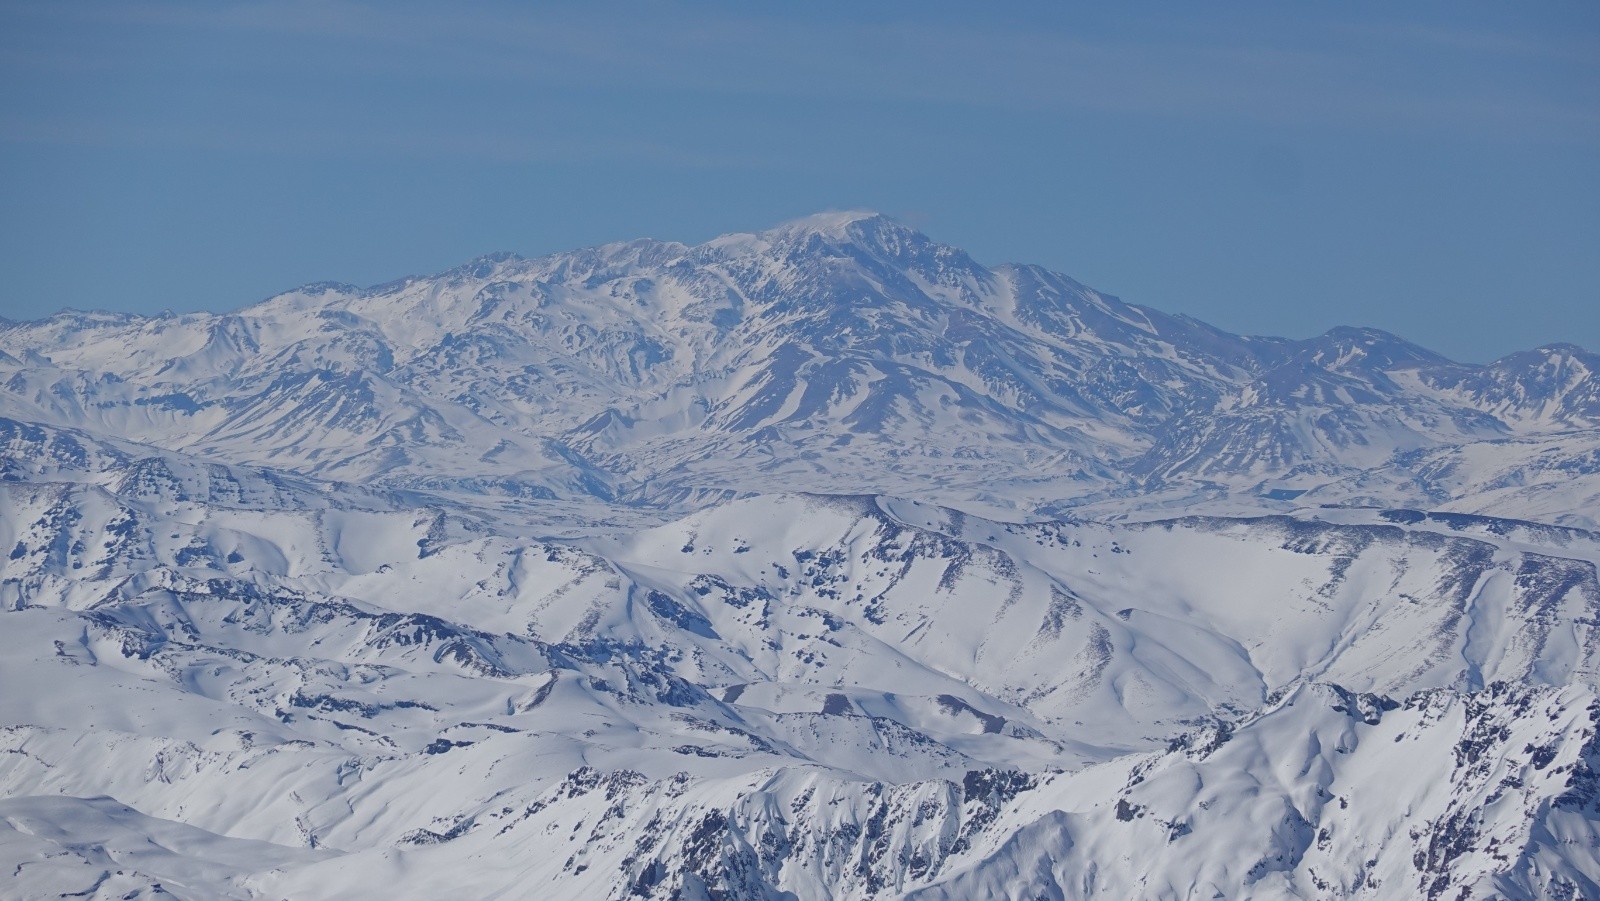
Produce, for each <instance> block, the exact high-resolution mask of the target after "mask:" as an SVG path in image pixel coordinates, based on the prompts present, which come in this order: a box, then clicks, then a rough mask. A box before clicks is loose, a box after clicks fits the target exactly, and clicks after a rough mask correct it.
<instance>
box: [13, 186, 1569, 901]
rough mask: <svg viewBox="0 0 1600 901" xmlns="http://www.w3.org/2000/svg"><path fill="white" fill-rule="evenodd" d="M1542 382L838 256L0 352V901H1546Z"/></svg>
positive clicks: (811, 222) (424, 288)
mask: <svg viewBox="0 0 1600 901" xmlns="http://www.w3.org/2000/svg"><path fill="white" fill-rule="evenodd" d="M1597 372H1600V361H1597V359H1596V358H1595V357H1594V356H1593V355H1590V354H1588V353H1587V352H1586V351H1583V350H1582V349H1580V348H1576V347H1572V346H1570V345H1552V346H1549V347H1545V348H1540V349H1538V350H1535V351H1530V352H1527V353H1524V354H1514V355H1512V356H1510V357H1507V358H1505V359H1504V360H1501V361H1497V362H1495V363H1492V364H1489V365H1487V366H1472V365H1464V364H1457V363H1453V362H1451V361H1449V360H1446V359H1444V358H1442V357H1439V356H1438V355H1436V354H1433V353H1431V352H1429V351H1427V350H1425V349H1423V348H1420V347H1417V346H1415V345H1411V344H1408V343H1406V342H1405V341H1402V340H1401V339H1399V338H1396V337H1394V336H1392V335H1387V334H1385V333H1382V332H1377V331H1374V330H1368V329H1336V330H1334V331H1332V332H1330V333H1328V334H1327V335H1324V336H1321V337H1318V338H1313V339H1309V340H1305V341H1292V340H1287V339H1277V338H1254V337H1240V336H1234V335H1230V334H1227V333H1225V332H1222V331H1220V330H1217V329H1214V328H1212V327H1210V326H1207V325H1205V324H1203V323H1200V322H1197V321H1194V320H1192V319H1187V318H1184V317H1175V316H1169V315H1166V314H1162V313H1160V312H1157V311H1155V310H1150V309H1146V308H1143V307H1137V306H1132V305H1128V304H1124V303H1122V302H1121V301H1118V300H1116V299H1115V298H1111V297H1108V296H1106V295H1103V294H1100V293H1098V292H1095V291H1093V290H1092V289H1090V288H1087V287H1085V286H1083V285H1080V284H1078V283H1077V282H1074V281H1072V280H1071V279H1069V278H1067V277H1065V276H1061V275H1058V274H1055V273H1050V272H1047V271H1044V270H1041V269H1039V268H1037V267H1031V266H1020V265H1006V266H998V267H992V268H991V267H985V266H982V265H980V264H978V263H976V262H974V261H973V260H972V259H971V258H969V257H968V256H967V255H966V254H964V253H963V252H961V251H960V250H958V249H956V248H953V247H949V246H946V245H941V244H938V243H937V242H934V241H932V240H931V239H929V238H927V237H926V236H924V235H921V234H919V233H917V232H915V231H913V230H911V229H909V228H907V227H905V226H903V225H901V224H899V223H897V222H894V221H893V220H890V219H887V218H884V217H882V216H877V215H875V214H871V213H865V212H847V213H826V214H821V215H818V216H814V217H809V218H807V219H803V220H797V221H795V222H792V223H788V224H785V225H783V226H779V227H778V228H776V229H773V230H770V231H767V232H763V233H760V234H754V235H730V236H726V237H723V238H719V239H716V240H713V241H711V242H708V243H706V244H704V245H700V246H697V247H689V246H685V245H681V244H671V243H664V242H655V241H635V242H630V243H625V244H614V245H607V246H605V247H600V248H595V249H592V250H585V251H578V252H573V253H566V254H559V255H555V256H551V257H546V258H541V259H536V260H526V259H521V258H518V257H514V256H511V255H496V256H491V257H484V258H481V259H479V260H476V261H473V262H471V263H469V264H467V265H465V266H462V267H459V268H457V269H454V270H451V271H449V272H446V273H441V274H439V275H436V276H430V277H426V278H408V279H403V280H400V281H397V282H394V283H391V284H388V285H383V286H378V287H375V288H369V289H358V288H353V287H350V286H343V285H329V284H324V285H314V286H308V287H306V288H302V289H299V290H296V291H293V292H290V293H288V294H285V295H281V296H279V297H275V298H272V299H269V300H267V301H264V302H262V303H259V304H256V305H254V306H251V307H247V308H245V309H243V310H240V311H238V312H235V313H229V314H209V313H202V314H185V315H164V316H156V317H141V316H133V315H125V314H109V313H72V312H69V313H63V314H60V315H57V316H55V317H51V318H49V319H45V320H41V321H37V322H21V323H14V322H5V321H3V320H0V386H3V389H0V624H3V626H4V628H0V686H3V688H0V876H3V877H5V879H8V880H9V881H5V880H0V897H24V898H36V897H38V898H43V897H88V898H155V897H178V898H185V899H212V898H271V899H276V898H293V899H300V898H363V897H372V898H437V897H441V896H460V897H481V898H497V897H498V898H522V897H551V898H615V899H623V898H630V897H634V898H681V899H702V898H738V899H744V898H751V899H762V898H770V899H785V898H787V899H807V901H810V899H846V898H902V897H905V898H977V897H985V898H987V897H993V898H1014V899H1034V898H1062V899H1064V898H1098V897H1111V898H1190V897H1195V898H1213V897H1221V898H1344V897H1370V898H1452V899H1454V898H1546V897H1553V898H1585V897H1600V829H1597V826H1596V824H1597V823H1600V699H1597V696H1596V695H1597V690H1600V683H1597V673H1600V579H1597V576H1596V565H1597V563H1600V534H1597V533H1596V532H1594V531H1590V529H1592V528H1593V527H1594V526H1596V525H1597V524H1600V389H1597V387H1596V375H1595V374H1596V373H1597ZM6 874H9V875H8V876H7V875H6Z"/></svg>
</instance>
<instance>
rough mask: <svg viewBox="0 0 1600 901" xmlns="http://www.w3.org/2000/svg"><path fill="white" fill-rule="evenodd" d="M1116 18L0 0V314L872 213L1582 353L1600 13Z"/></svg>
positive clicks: (1102, 268)
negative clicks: (1573, 347)
mask: <svg viewBox="0 0 1600 901" xmlns="http://www.w3.org/2000/svg"><path fill="white" fill-rule="evenodd" d="M1111 6H1113V5H1112V4H1094V5H1089V4H1083V5H1078V4H1060V3H1038V4H1033V3H1009V4H1008V3H998V4H975V3H937V2H932V3H930V2H918V3H897V2H883V3H869V2H856V3H829V2H821V3H807V4H784V5H779V4H735V3H694V4H678V3H661V2H651V3H595V4H581V5H580V4H572V5H564V4H510V3H507V4H500V3H471V2H468V3H455V4H419V3H407V2H393V3H353V2H344V0H262V2H251V3H229V2H205V3H177V2H151V3H127V2H117V3H101V2H96V0H82V2H73V3H59V2H10V0H0V315H4V316H7V317H11V318H25V317H36V316H41V315H46V314H48V313H50V312H53V311H55V310H57V309H59V308H61V307H65V306H71V307H78V308H104V309H121V310H137V311H148V312H153V311H157V310H161V309H173V310H191V309H202V308H204V309H229V308H234V307H238V306H241V305H243V304H245V303H248V302H251V301H254V300H257V299H260V298H262V297H265V296H268V295H270V294H272V293H275V292H277V291H280V290H284V289H287V288H290V287H293V286H294V285H297V284H300V283H303V282H308V281H317V280H324V279H330V280H339V281H348V282H354V283H358V284H370V283H376V282H380V281H385V280H388V279H391V278H394V277H397V276H400V275H403V274H407V273H419V272H429V271H436V270H439V269H443V268H446V267H449V266H451V265H454V264H456V263H459V262H461V261H463V260H465V259H468V258H470V257H473V256H477V255H479V254H481V253H486V252H489V251H494V250H514V251H517V252H519V253H523V254H528V255H536V254H540V253H545V252H550V251H555V250H561V249H567V248H571V247H578V246H584V245H589V244H595V243H601V242H604V241H609V240H621V239H627V238H633V237H639V236H653V237H661V238H672V239H677V240H683V241H691V242H693V241H700V240H704V239H706V238H709V237H712V236H714V235H716V234H719V233H722V232H727V231H738V230H752V229H759V228H763V227H766V226H769V225H772V224H775V223H777V222H779V221H782V220H784V219H788V218H793V217H795V216H799V215H804V214H806V213H810V212H815V211H818V210H822V209H829V208H845V207H848V208H861V207H865V208H872V209H877V210H881V211H883V212H886V213H889V214H892V215H895V216H898V217H900V218H902V219H904V220H906V221H908V222H910V223H911V224H913V225H916V226H917V227H919V228H921V229H923V230H924V231H926V232H928V233H929V234H931V235H933V236H934V237H935V238H938V239H941V240H944V241H948V242H950V243H953V244H957V245H960V246H962V247H965V248H967V249H968V250H970V251H971V252H972V253H973V255H974V256H976V257H977V258H978V259H979V260H982V261H985V262H1001V261H1005V260H1018V261H1026V262H1037V263H1042V264H1045V265H1048V266H1050V267H1052V268H1056V269H1060V270H1062V271H1064V272H1067V273H1069V274H1071V275H1073V276H1074V277H1076V278H1079V279H1080V280H1082V281H1084V282H1087V283H1089V284H1091V285H1094V286H1096V287H1098V288H1101V289H1102V290H1105V291H1109V292H1111V293H1115V294H1117V295H1119V296H1121V297H1123V298H1124V299H1126V300H1130V301H1133V302H1138V303H1145V304H1149V305H1151V306H1155V307H1158V308H1161V309H1165V310H1169V311H1173V312H1183V313H1188V314H1191V315H1194V316H1199V317H1201V318H1204V319H1207V320H1209V321H1212V322H1214V323H1216V324H1217V325H1220V326H1222V327H1225V328H1228V329H1231V330H1234V331H1240V332H1248V333H1258V334H1282V335H1289V336H1294V337H1303V336H1307V335H1311V334H1315V333H1319V332H1321V331H1323V330H1325V329H1327V328H1329V327H1331V326H1334V325H1338V324H1360V325H1374V326H1378V327H1381V328H1386V329H1389V330H1391V331H1395V332H1397V333H1399V334H1401V335H1404V336H1406V337H1408V338H1411V339H1412V340H1415V341H1418V342H1420V343H1422V344H1425V345H1428V346H1430V347H1433V348H1435V349H1438V350H1440V351H1442V352H1444V353H1446V354H1448V355H1451V356H1454V357H1456V358H1458V359H1465V360H1484V359H1488V358H1491V357H1494V356H1497V355H1500V354H1503V353H1507V352H1510V351H1512V350H1515V349H1519V348H1524V347H1531V346H1534V345H1537V344H1540V343H1545V342H1551V341H1574V342H1577V343H1580V344H1584V345H1586V346H1588V347H1591V348H1595V349H1600V4H1594V3H1577V2H1574V3H1561V2H1540V3H1525V4H1511V3H1496V4H1472V3H1448V4H1428V3H1405V4H1395V3H1370V4H1369V3H1359V2H1355V3H1341V4H1282V3H1278V4H1243V3H1240V4H1227V5H1222V4H1195V3H1167V4H1157V3H1129V4H1116V5H1115V10H1114V11H1113V10H1111V9H1110V8H1109V7H1111ZM1102 7H1104V8H1102Z"/></svg>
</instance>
